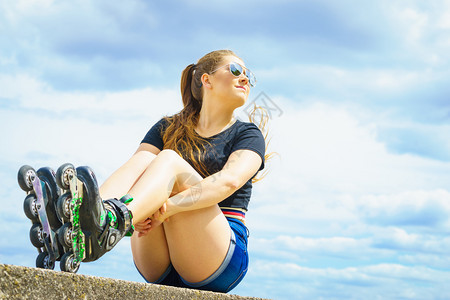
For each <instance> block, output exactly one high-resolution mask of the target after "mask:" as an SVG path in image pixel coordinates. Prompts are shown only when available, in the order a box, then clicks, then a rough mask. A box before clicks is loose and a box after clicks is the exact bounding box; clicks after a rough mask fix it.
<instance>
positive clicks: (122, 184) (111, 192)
mask: <svg viewBox="0 0 450 300" xmlns="http://www.w3.org/2000/svg"><path fill="white" fill-rule="evenodd" d="M159 152H161V150H159V149H158V148H157V147H155V146H153V145H150V144H146V143H142V144H140V145H139V147H138V149H137V150H136V152H135V153H134V154H133V156H132V157H131V158H130V159H129V160H128V161H127V162H126V163H125V164H123V165H122V166H121V167H120V168H119V169H117V170H116V171H115V172H114V173H113V174H112V175H111V176H110V177H109V178H108V179H107V180H106V181H105V182H104V183H103V184H102V186H101V187H100V196H101V197H102V199H111V198H118V199H119V198H120V197H122V196H124V195H126V194H127V193H128V191H129V190H130V189H131V187H132V186H133V185H134V184H135V182H136V181H137V180H138V179H139V177H140V176H141V175H142V173H143V172H144V171H145V169H146V168H147V167H148V165H149V164H150V162H151V161H152V160H153V158H155V156H156V155H157V154H158V153H159Z"/></svg>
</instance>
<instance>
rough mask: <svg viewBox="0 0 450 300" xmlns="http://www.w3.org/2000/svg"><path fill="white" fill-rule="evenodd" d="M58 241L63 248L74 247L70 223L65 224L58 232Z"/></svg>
mask: <svg viewBox="0 0 450 300" xmlns="http://www.w3.org/2000/svg"><path fill="white" fill-rule="evenodd" d="M58 241H59V243H60V244H61V245H63V247H66V248H71V247H72V225H71V224H70V223H65V224H64V225H63V226H62V227H61V228H60V229H59V230H58Z"/></svg>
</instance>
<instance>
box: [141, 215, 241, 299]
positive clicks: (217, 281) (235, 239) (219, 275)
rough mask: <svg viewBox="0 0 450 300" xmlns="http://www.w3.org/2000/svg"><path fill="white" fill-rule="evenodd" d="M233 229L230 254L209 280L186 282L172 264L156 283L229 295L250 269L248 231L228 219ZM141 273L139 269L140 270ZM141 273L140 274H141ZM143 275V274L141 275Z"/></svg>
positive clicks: (232, 219)
mask: <svg viewBox="0 0 450 300" xmlns="http://www.w3.org/2000/svg"><path fill="white" fill-rule="evenodd" d="M227 220H228V223H229V224H230V227H231V240H230V246H229V248H228V252H227V254H226V256H225V259H224V261H223V262H222V264H221V265H220V267H219V268H218V269H217V270H216V271H215V272H214V273H213V274H212V275H211V276H209V277H208V278H206V279H205V280H203V281H201V282H196V283H190V282H187V281H186V280H184V279H183V278H182V277H181V276H180V274H178V272H177V271H176V270H175V268H174V267H173V266H172V264H170V265H169V267H168V268H167V270H166V271H165V272H164V274H163V275H162V276H161V277H160V278H159V279H158V280H156V281H155V282H149V281H147V280H146V279H145V277H144V276H142V277H144V279H145V281H147V282H148V283H155V284H161V285H169V286H175V287H183V288H193V289H199V290H207V291H213V292H221V293H227V292H229V291H231V290H232V289H233V288H235V287H236V286H237V285H238V283H239V282H241V280H242V279H243V278H244V276H245V274H246V273H247V269H248V252H247V238H248V229H247V227H245V225H244V223H242V222H241V221H240V220H237V219H234V218H227ZM138 272H139V269H138ZM139 273H140V272H139ZM141 275H142V274H141Z"/></svg>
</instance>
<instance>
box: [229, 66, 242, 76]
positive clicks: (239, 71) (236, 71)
mask: <svg viewBox="0 0 450 300" xmlns="http://www.w3.org/2000/svg"><path fill="white" fill-rule="evenodd" d="M230 72H231V74H233V75H234V76H236V77H238V76H240V75H241V74H242V67H241V66H240V65H238V64H230Z"/></svg>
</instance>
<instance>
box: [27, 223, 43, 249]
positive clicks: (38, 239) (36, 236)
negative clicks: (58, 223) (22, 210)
mask: <svg viewBox="0 0 450 300" xmlns="http://www.w3.org/2000/svg"><path fill="white" fill-rule="evenodd" d="M30 240H31V243H32V244H33V246H35V247H36V248H41V247H43V246H44V231H43V230H42V227H41V224H38V223H35V224H33V226H31V229H30Z"/></svg>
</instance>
